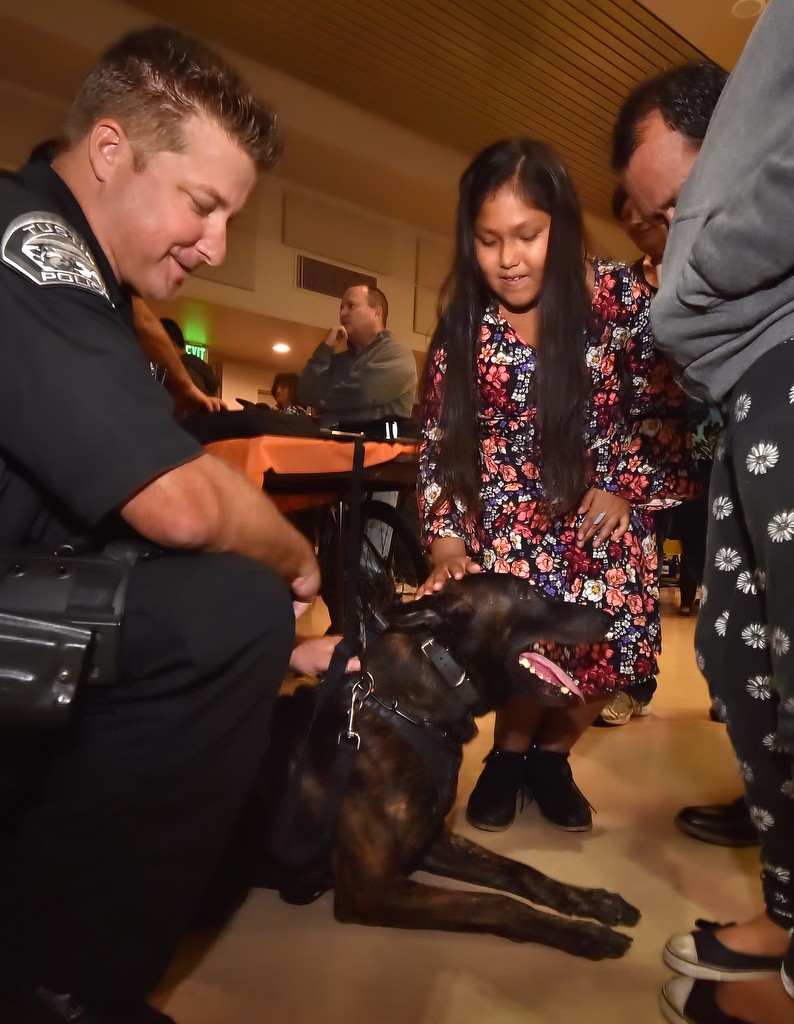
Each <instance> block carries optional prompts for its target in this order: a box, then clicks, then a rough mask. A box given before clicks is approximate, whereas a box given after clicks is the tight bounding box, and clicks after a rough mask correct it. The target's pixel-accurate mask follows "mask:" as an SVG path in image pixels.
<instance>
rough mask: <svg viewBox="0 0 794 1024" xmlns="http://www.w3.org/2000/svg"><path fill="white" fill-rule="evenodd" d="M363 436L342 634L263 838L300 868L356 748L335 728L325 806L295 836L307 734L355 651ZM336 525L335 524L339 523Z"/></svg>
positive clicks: (358, 446) (316, 845) (324, 829)
mask: <svg viewBox="0 0 794 1024" xmlns="http://www.w3.org/2000/svg"><path fill="white" fill-rule="evenodd" d="M363 474H364V439H363V438H361V439H356V441H355V442H354V448H353V471H352V475H351V479H350V501H349V504H350V512H349V518H348V522H347V535H348V538H349V541H348V545H347V551H346V552H345V556H346V557H345V562H346V566H345V612H344V622H345V626H344V635H343V638H342V640H340V642H339V643H338V644H337V645H336V647H335V648H334V653H333V655H332V657H331V662H330V664H329V666H328V671H327V672H326V673H325V675H324V676H323V679H322V680H321V682H320V683H319V684H318V686H317V695H316V697H315V700H314V711H313V713H312V717H311V721H310V722H309V728H308V729H307V731H306V736H305V737H304V740H303V746H302V748H301V752H300V754H299V756H298V758H297V759H296V761H295V764H294V766H293V769H292V771H291V773H290V775H289V778H288V779H287V782H286V785H285V788H284V793H283V794H282V796H281V799H280V800H279V801H278V803H277V805H276V811H275V814H274V816H273V824H272V827H271V830H270V836H269V839H268V847H269V850H270V852H271V854H272V855H273V857H275V858H276V860H278V861H279V862H280V863H282V864H285V865H288V866H290V867H300V866H301V865H304V864H309V863H311V862H312V861H314V860H316V859H317V858H318V857H319V856H320V855H321V854H322V853H323V851H324V850H325V849H326V847H327V846H328V844H329V842H330V841H331V833H332V831H333V827H334V825H335V823H336V819H337V817H338V815H339V809H340V807H341V805H342V798H343V796H344V792H345V788H346V787H347V782H348V779H349V778H350V772H351V771H352V769H353V761H354V760H355V755H356V751H357V750H358V743H359V742H360V741H359V740H358V737H355V739H354V738H353V736H352V735H350V733H351V730H350V729H348V731H347V733H345V732H340V733H339V737H338V742H337V747H336V759H335V762H334V773H333V778H332V782H331V790H330V792H329V794H328V799H327V801H326V804H325V812H324V814H323V816H322V819H321V821H320V827H319V828H318V829H316V830H314V829H313V831H312V835H311V836H304V837H301V836H300V835H298V834H297V829H296V819H297V815H298V810H299V807H300V784H301V777H302V775H303V765H304V761H305V758H306V751H307V749H308V745H309V737H310V736H311V733H312V729H313V728H314V724H315V722H316V720H317V717H318V715H319V713H320V711H321V709H322V708H323V707H324V706H325V705H326V703H327V702H328V699H329V697H331V696H332V695H333V694H335V693H338V692H339V691H340V690H341V688H342V686H343V685H344V682H345V677H346V675H347V673H346V672H345V669H346V666H347V663H348V661H349V660H350V659H351V658H352V657H353V656H354V655H356V654H358V653H359V651H360V649H361V641H360V639H359V630H358V615H357V596H358V577H359V564H360V550H359V549H360V545H359V544H358V541H357V538H358V536H359V533H360V532H361V504H362V501H363V483H364V476H363ZM340 529H341V524H340Z"/></svg>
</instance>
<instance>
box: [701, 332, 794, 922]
mask: <svg viewBox="0 0 794 1024" xmlns="http://www.w3.org/2000/svg"><path fill="white" fill-rule="evenodd" d="M724 414H725V428H724V430H723V432H722V435H721V437H720V440H719V442H718V444H717V450H716V453H715V460H714V470H713V473H712V477H711V490H710V494H709V523H708V541H707V547H706V565H705V571H704V575H703V589H702V600H701V611H700V615H699V617H698V624H697V632H696V637H695V647H696V656H697V662H698V666H699V668H700V669H701V671H702V672H703V674H704V675H705V677H706V679H707V680H708V684H709V689H710V691H711V696H712V700H713V702H714V705H715V707H716V709H717V711H718V713H719V714H720V716H721V717H723V718H724V719H725V721H726V723H727V726H728V732H729V734H730V738H731V742H732V743H733V747H734V750H735V752H736V760H737V764H738V768H739V771H740V773H741V775H742V778H743V779H744V783H745V795H746V799H747V805H748V807H749V809H750V814H751V816H752V819H753V822H754V824H755V827H756V829H757V830H758V833H759V838H760V840H761V856H762V864H763V870H762V882H763V887H764V898H765V900H766V906H767V914H768V915H769V917H771V918H772V919H773V920H774V921H776V922H777V923H778V924H780V925H782V926H783V927H787V928H791V927H792V926H794V887H792V883H791V878H792V871H794V777H793V775H792V768H793V767H794V650H793V649H792V639H793V638H794V339H793V340H790V341H788V342H786V343H784V344H781V345H779V346H777V347H776V348H774V349H772V350H771V351H770V352H768V353H766V354H765V355H763V356H762V357H761V358H760V359H758V360H757V361H756V363H754V365H753V366H752V367H751V368H750V369H749V370H748V371H747V372H746V373H745V374H744V376H743V377H742V378H741V379H740V380H739V382H738V384H737V385H736V387H735V388H734V389H733V391H732V392H731V395H730V398H729V399H728V401H727V403H726V407H725V410H724Z"/></svg>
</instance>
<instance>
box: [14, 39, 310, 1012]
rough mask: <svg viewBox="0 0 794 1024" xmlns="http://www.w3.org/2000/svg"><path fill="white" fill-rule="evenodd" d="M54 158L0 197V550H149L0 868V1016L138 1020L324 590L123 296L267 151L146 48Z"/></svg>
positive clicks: (188, 50)
mask: <svg viewBox="0 0 794 1024" xmlns="http://www.w3.org/2000/svg"><path fill="white" fill-rule="evenodd" d="M65 136H66V140H67V144H66V148H65V149H64V151H63V152H61V153H59V155H58V156H56V158H55V159H54V161H53V164H52V167H51V168H50V167H49V166H47V165H46V163H38V164H30V165H28V166H27V167H26V168H24V169H23V170H22V172H21V173H20V174H19V175H11V176H5V177H3V178H2V180H0V236H1V237H2V241H1V242H0V323H2V328H1V329H0V372H1V373H2V377H3V380H4V383H5V387H4V399H3V402H2V403H0V544H1V545H2V549H4V550H6V551H8V550H13V551H16V550H21V549H24V548H25V546H26V545H29V544H31V543H35V542H39V541H46V542H47V543H49V544H53V543H57V542H58V541H59V540H62V539H63V538H65V537H67V536H68V535H71V534H74V533H79V534H82V535H84V536H86V535H87V536H89V537H90V538H91V539H92V541H93V542H94V544H95V545H96V546H97V547H100V546H101V545H102V544H103V543H104V542H105V541H107V540H108V539H112V538H113V537H117V536H119V535H120V534H122V533H125V532H126V533H128V534H130V533H131V534H132V535H133V536H135V535H138V536H140V537H141V538H145V539H147V540H148V541H149V542H152V543H153V545H156V546H157V548H158V549H159V551H160V554H159V557H153V558H148V559H145V560H142V561H139V562H138V563H137V564H136V566H135V567H134V568H133V570H132V575H131V581H130V586H129V594H128V599H127V606H126V612H125V619H124V625H123V629H122V646H121V668H120V673H119V677H118V680H117V682H116V684H115V685H110V686H106V687H99V686H97V687H91V686H86V687H85V688H84V690H83V691H82V693H81V695H80V697H81V699H80V704H79V708H78V709H77V711H76V714H75V717H74V719H73V721H72V725H71V728H70V729H69V731H68V733H67V734H66V735H64V736H62V737H60V738H59V739H58V741H57V743H54V744H53V747H54V749H53V750H52V752H51V760H50V761H49V762H48V763H47V765H46V772H45V774H44V777H43V780H42V783H41V786H40V789H39V791H38V795H37V797H36V799H35V800H33V801H32V802H31V803H30V804H28V805H26V809H25V813H24V815H23V817H22V819H21V821H19V822H18V823H17V824H16V825H15V827H14V828H13V829H12V830H11V832H10V835H8V836H7V837H4V841H3V844H2V846H0V1019H2V1020H4V1021H14V1024H25V1022H33V1021H35V1022H37V1024H46V1022H56V1021H66V1020H68V1021H72V1022H75V1024H122V1022H123V1024H154V1022H158V1021H159V1022H166V1021H169V1020H170V1018H168V1017H166V1016H165V1015H164V1014H162V1013H159V1012H158V1011H156V1010H155V1009H154V1008H152V1007H151V1006H150V1005H149V1004H148V1003H147V1002H146V1001H145V996H146V993H147V992H148V991H150V989H151V988H152V987H153V986H154V984H155V983H156V982H157V981H158V979H159V978H160V976H161V975H162V973H163V971H164V969H165V967H166V965H167V963H168V961H169V958H170V956H171V954H172V952H173V950H174V948H175V946H176V944H177V942H178V940H179V938H180V936H181V935H182V934H183V933H184V931H185V929H186V928H187V926H188V925H189V923H190V922H191V919H192V917H193V915H194V914H195V912H196V908H197V905H198V904H199V902H200V900H201V898H202V895H203V894H204V891H205V889H206V888H207V885H208V882H209V880H210V877H211V874H212V871H213V868H214V866H215V865H216V863H217V861H218V859H219V857H220V855H221V853H222V851H223V849H224V846H225V844H226V842H227V840H228V838H229V835H230V833H231V831H232V828H233V826H234V824H235V822H236V820H237V818H238V816H239V813H240V810H241V808H242V806H243V803H244V801H245V799H246V797H247V794H248V792H249V790H250V787H251V784H252V781H253V777H254V774H255V771H256V768H257V765H258V762H259V761H260V759H261V755H262V753H263V750H264V748H265V745H266V742H267V727H268V719H269V714H270V710H271V707H272V703H273V700H274V698H275V694H276V692H277V689H278V686H279V683H280V681H281V678H282V676H283V672H284V669H285V667H286V665H287V662H288V659H289V654H290V649H291V646H292V638H293V633H294V611H295V610H298V609H299V607H300V605H301V604H302V603H304V602H307V601H310V600H311V599H312V598H313V596H314V595H315V593H316V591H317V588H318V585H319V576H318V570H317V565H316V561H315V558H314V553H313V551H312V549H311V547H310V546H309V544H308V542H307V541H306V540H305V539H304V538H303V537H302V536H301V534H299V533H298V532H297V531H296V530H295V529H294V528H293V527H292V526H291V525H290V524H289V523H288V522H287V521H286V520H285V519H284V518H283V517H282V516H281V515H280V514H279V513H278V511H277V510H276V509H275V508H274V506H273V505H272V504H271V503H270V502H269V500H268V499H267V498H266V497H265V496H264V495H263V494H262V493H261V492H260V491H259V490H257V489H256V488H255V487H254V486H253V485H250V484H249V483H248V482H247V481H246V480H245V479H244V478H243V477H242V476H240V475H238V474H236V473H235V472H234V471H233V470H231V469H229V468H228V467H226V466H225V465H224V464H222V463H220V462H218V461H217V460H215V459H213V458H212V457H211V456H209V455H207V454H205V453H204V452H203V451H202V449H201V448H200V447H199V446H198V445H197V444H196V443H195V441H193V440H192V439H191V438H190V437H189V436H188V435H187V434H186V433H184V432H183V431H182V429H181V428H180V427H179V426H178V425H177V424H176V423H175V421H174V419H173V417H172V415H171V408H170V400H169V399H168V397H167V395H166V393H165V391H164V390H163V389H162V388H161V387H159V385H157V384H156V383H155V382H154V381H153V380H152V378H151V376H150V374H149V370H148V366H147V364H146V361H145V358H144V356H143V355H142V353H141V350H140V348H139V346H138V344H137V341H136V337H135V333H134V330H133V322H132V314H131V309H130V296H131V295H133V294H138V295H141V296H143V297H144V298H149V299H165V298H169V297H172V296H173V295H174V294H175V293H176V291H177V289H178V288H179V286H180V285H181V284H182V282H183V281H184V280H185V278H186V277H187V276H188V275H189V274H190V272H191V271H192V270H194V269H195V268H196V267H198V266H200V265H201V264H202V263H208V264H210V265H215V264H217V263H220V262H221V261H222V260H223V257H224V253H225V236H226V225H227V222H228V220H229V217H230V216H232V215H233V214H234V213H236V212H237V211H238V210H240V208H241V207H242V206H243V204H244V202H245V201H246V199H247V197H248V195H249V193H250V192H251V189H252V188H253V186H254V183H255V180H256V173H257V170H259V169H261V168H266V167H268V166H271V165H272V164H273V163H274V162H275V160H276V159H277V157H278V153H279V148H280V144H279V138H278V134H277V130H276V126H275V120H274V118H273V116H272V115H271V114H270V113H269V112H268V111H267V110H266V109H265V108H263V107H262V106H261V105H260V104H259V103H258V102H257V100H255V99H254V97H253V96H251V94H250V93H249V92H248V90H247V88H246V87H245V86H244V84H243V83H242V82H241V81H240V79H239V78H238V76H237V75H236V74H235V72H234V71H232V70H231V69H230V68H229V67H228V66H226V64H225V63H224V62H222V61H221V60H220V59H219V58H218V57H217V56H216V55H214V54H213V53H211V52H209V51H207V50H206V49H205V48H204V47H203V46H201V45H199V44H198V43H196V42H194V41H193V40H191V39H189V38H187V37H185V36H182V35H181V34H179V33H177V32H174V31H171V30H166V29H161V28H153V29H149V30H145V31H142V32H138V33H133V34H132V35H130V36H128V37H126V38H125V39H123V40H122V41H121V42H119V43H117V44H116V45H115V46H114V47H112V48H111V49H110V50H109V51H108V52H107V53H106V54H105V55H104V56H103V57H102V58H101V59H100V61H99V63H98V64H97V66H96V67H95V68H94V70H93V71H92V72H91V73H90V74H89V76H88V78H87V79H86V81H85V82H84V84H83V86H82V87H81V89H80V91H79V93H78V96H77V98H76V100H75V102H74V104H73V106H72V107H71V110H70V112H69V114H68V116H67V122H66V125H65ZM0 748H2V744H0Z"/></svg>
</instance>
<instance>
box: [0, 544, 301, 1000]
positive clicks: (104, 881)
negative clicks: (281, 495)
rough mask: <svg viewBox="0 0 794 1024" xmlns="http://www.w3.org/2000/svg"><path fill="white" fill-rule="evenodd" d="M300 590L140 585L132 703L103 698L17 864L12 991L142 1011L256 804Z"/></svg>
mask: <svg viewBox="0 0 794 1024" xmlns="http://www.w3.org/2000/svg"><path fill="white" fill-rule="evenodd" d="M293 636H294V620H293V616H292V607H291V603H290V598H289V593H288V590H287V588H286V586H285V585H284V584H283V583H282V582H281V581H280V580H279V579H278V578H276V576H274V575H273V574H272V573H270V572H269V571H268V570H266V569H264V568H263V567H261V566H258V565H256V564H255V563H254V562H251V561H248V560H246V559H243V558H239V557H237V556H234V555H204V554H199V555H185V556H169V557H163V558H160V559H156V560H154V561H151V562H141V563H139V564H138V565H137V566H136V567H135V569H134V570H133V577H132V581H131V584H130V592H129V598H128V603H127V612H126V617H125V624H124V631H123V647H122V672H121V678H120V679H119V682H118V685H114V686H110V687H105V688H100V687H93V688H92V687H90V686H89V687H86V688H85V689H84V691H83V702H82V706H81V708H80V709H79V711H78V713H77V715H76V716H75V721H74V726H73V728H72V729H71V731H70V733H69V735H68V736H67V737H65V738H62V739H61V740H60V741H59V743H58V745H57V749H56V750H55V751H54V754H53V755H52V763H51V765H50V767H49V770H48V772H47V775H46V779H45V782H44V787H43V790H42V791H41V793H40V794H39V795H38V797H37V799H36V800H35V802H34V803H33V805H32V806H31V807H30V809H29V810H28V811H27V813H26V814H25V816H24V818H23V820H22V822H21V824H20V825H19V826H17V827H16V828H15V829H14V830H13V833H12V836H11V840H10V844H7V845H6V846H5V847H4V849H3V854H2V857H1V858H0V978H2V980H3V982H4V984H5V985H9V984H12V983H13V984H14V985H17V984H32V985H36V984H44V985H46V986H48V987H49V988H51V989H54V990H56V991H62V992H70V993H72V994H75V995H77V996H79V997H81V998H82V999H84V1000H85V1001H86V1002H89V1003H95V1004H97V1005H98V1006H109V1007H110V1006H114V1005H123V1004H125V1003H128V1002H131V1001H133V1000H137V999H140V998H141V997H143V996H144V995H145V994H146V993H147V992H148V991H149V990H150V989H151V988H152V987H153V986H154V985H155V984H156V983H157V981H158V980H159V978H160V977H161V975H162V973H163V971H164V970H165V968H166V966H167V964H168V961H169V959H170V958H171V956H172V954H173V952H174V949H175V947H176V944H177V942H178V941H179V939H180V937H181V936H182V935H183V934H184V932H185V931H186V929H187V927H188V926H189V924H190V923H191V920H192V919H193V916H194V914H195V912H196V909H197V906H198V904H199V903H200V901H201V899H202V897H203V895H204V892H205V890H206V888H207V884H208V881H209V879H210V876H211V874H212V870H213V867H214V866H215V865H216V863H217V861H218V860H219V858H220V855H221V853H222V852H223V849H224V846H225V844H226V842H227V841H228V838H229V836H230V833H231V831H232V829H233V827H234V824H235V822H236V820H237V819H238V817H239V815H240V811H241V808H242V806H243V803H244V801H245V800H246V797H247V795H248V793H249V791H250V789H251V786H252V783H253V780H254V777H255V774H256V770H257V767H258V764H259V762H260V760H261V756H262V754H263V751H264V749H265V746H266V743H267V735H268V722H269V717H270V713H271V710H272V705H273V702H274V700H275V696H276V693H277V691H278V687H279V684H280V682H281V680H282V678H283V674H284V671H285V669H286V666H287V662H288V659H289V654H290V651H291V647H292V642H293Z"/></svg>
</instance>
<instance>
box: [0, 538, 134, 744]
mask: <svg viewBox="0 0 794 1024" xmlns="http://www.w3.org/2000/svg"><path fill="white" fill-rule="evenodd" d="M129 564H130V563H129V561H128V560H125V559H123V558H121V559H120V558H118V557H110V556H108V555H101V554H97V555H74V554H72V553H71V552H69V551H67V552H66V553H61V552H58V553H55V554H40V553H38V552H37V553H32V554H27V553H16V554H13V555H0V723H2V724H3V725H6V724H11V725H16V724H25V725H58V724H60V723H63V722H65V721H66V720H67V714H66V713H67V712H68V710H69V707H70V705H71V704H72V702H73V700H74V696H75V693H76V691H77V687H78V684H80V683H92V684H94V683H97V684H103V683H110V682H113V681H114V680H115V679H116V677H117V673H118V660H119V647H120V634H121V619H122V614H123V611H124V601H125V597H126V592H127V585H128V582H129Z"/></svg>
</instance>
